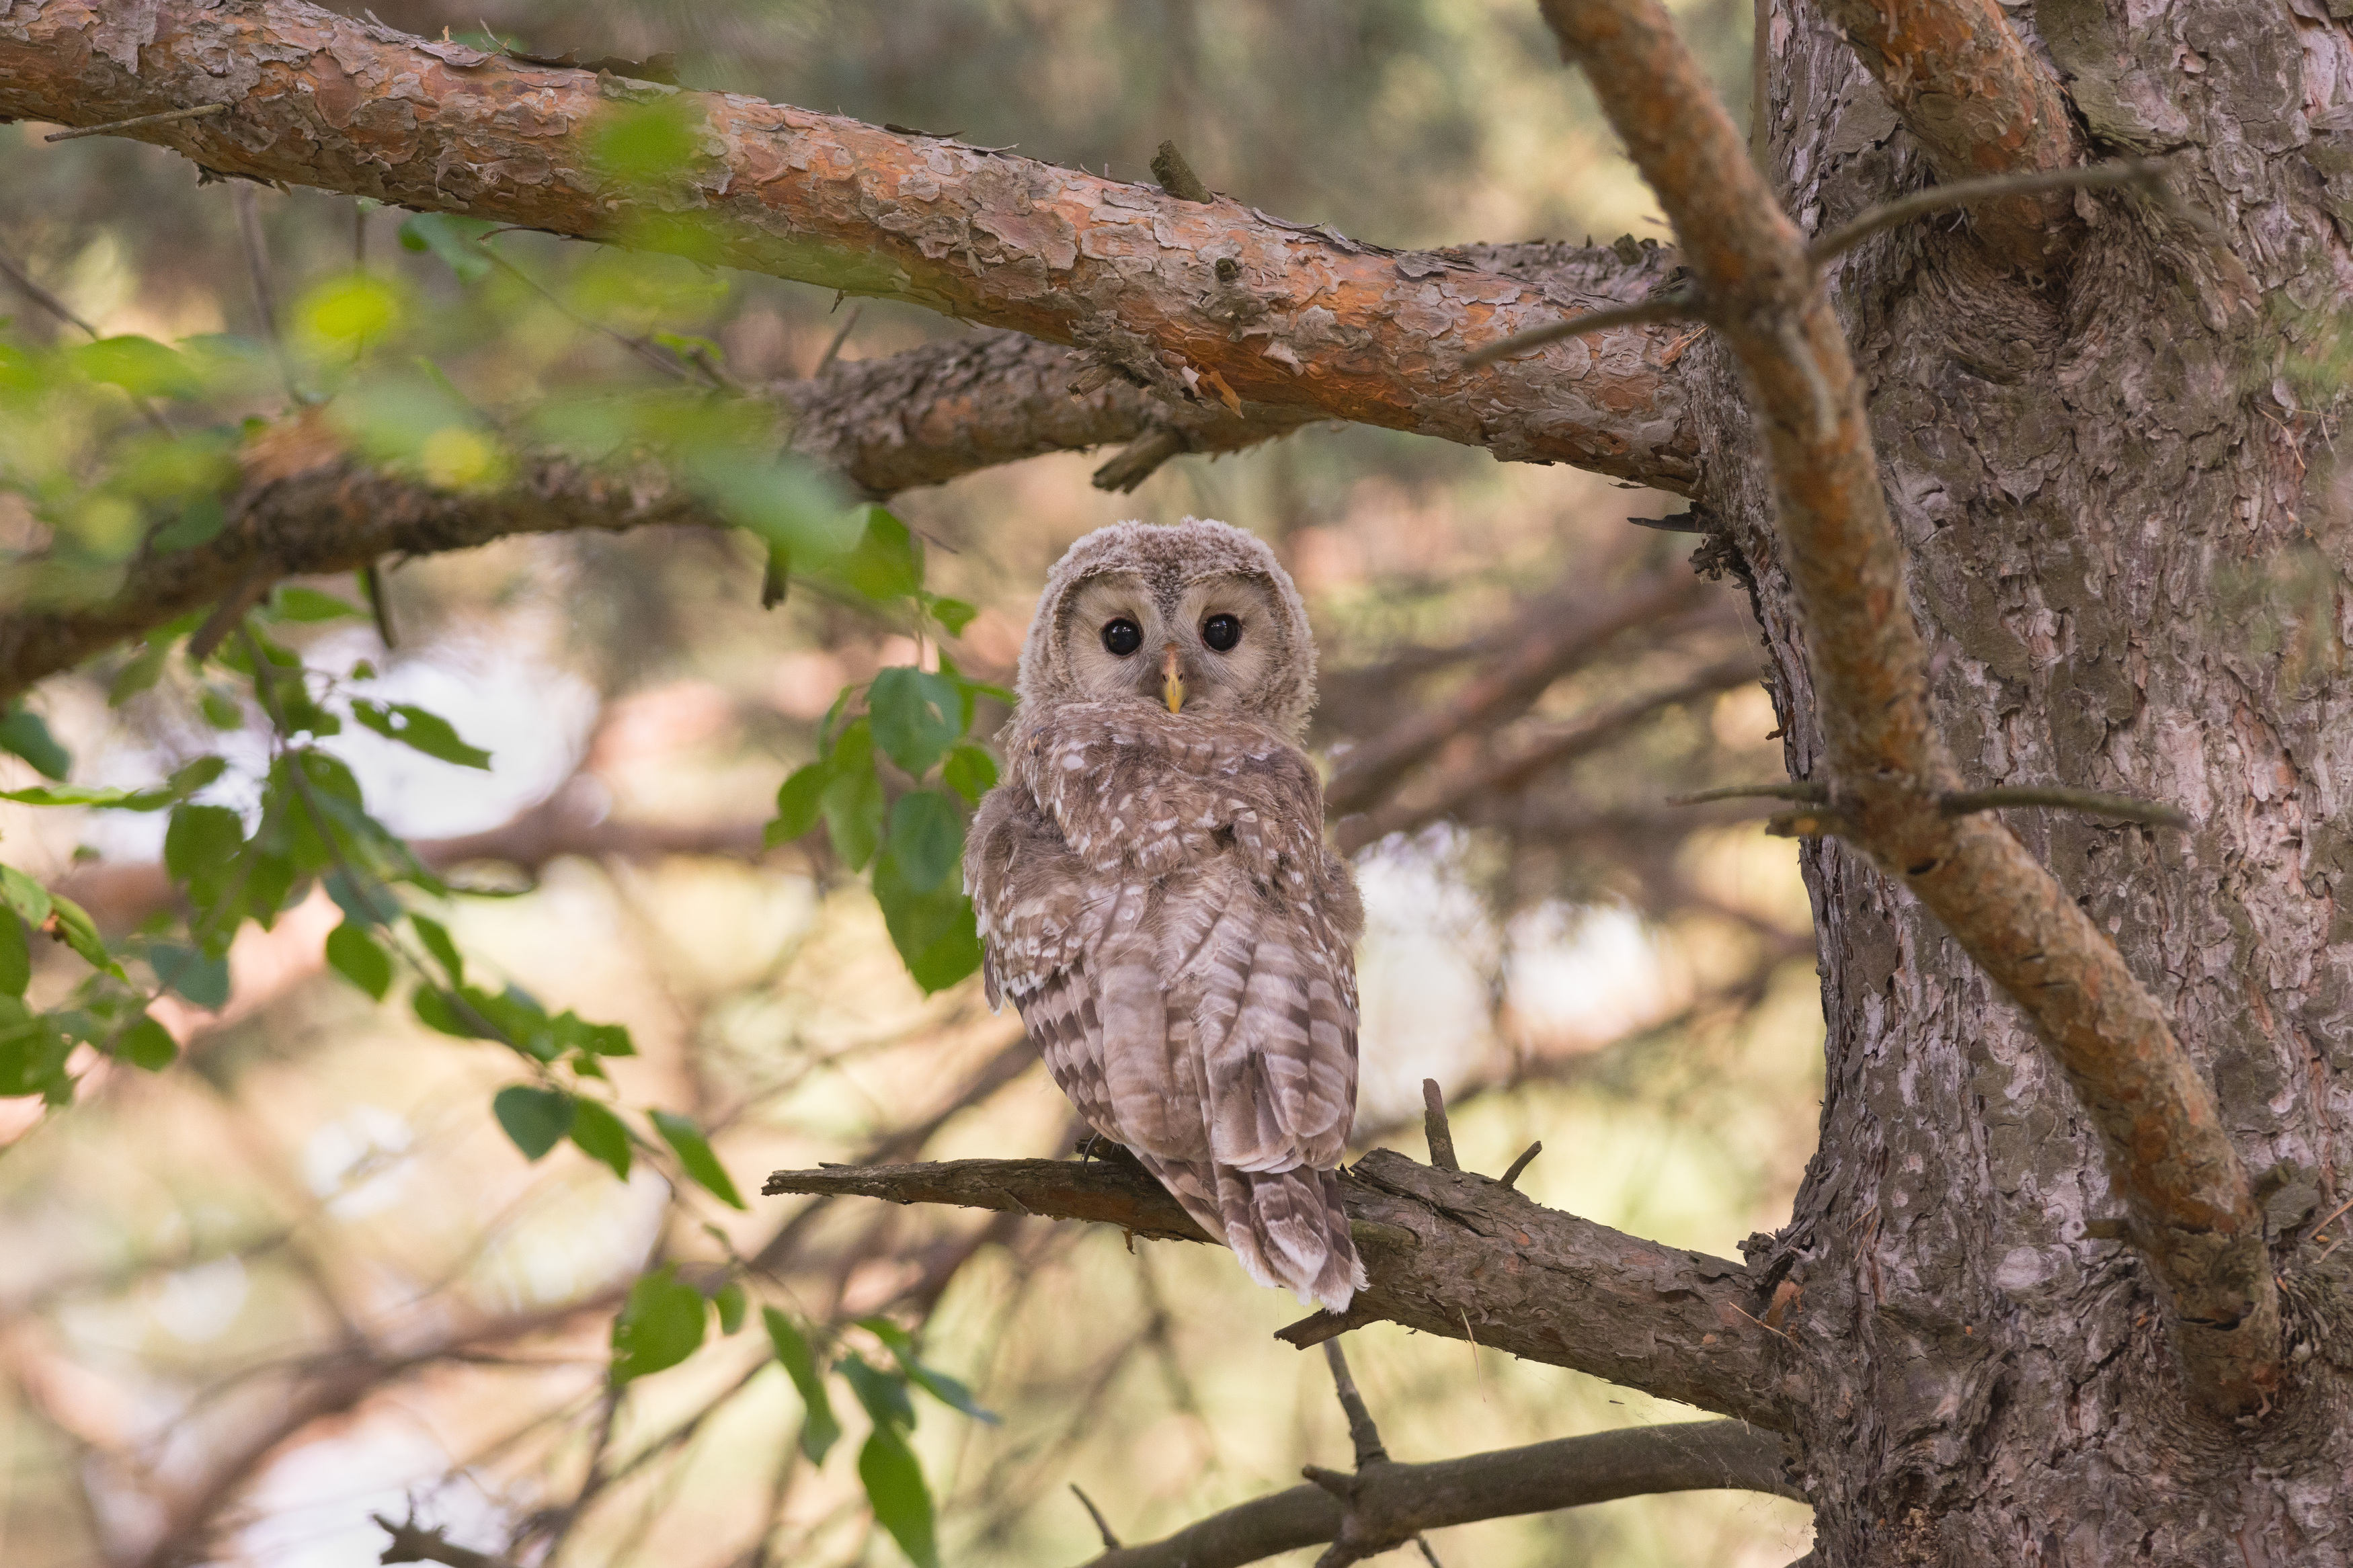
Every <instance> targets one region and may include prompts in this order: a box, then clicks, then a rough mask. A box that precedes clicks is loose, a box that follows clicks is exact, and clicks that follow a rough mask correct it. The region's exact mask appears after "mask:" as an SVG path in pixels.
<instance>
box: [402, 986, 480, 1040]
mask: <svg viewBox="0 0 2353 1568" xmlns="http://www.w3.org/2000/svg"><path fill="white" fill-rule="evenodd" d="M408 1005H409V1008H410V1010H411V1011H413V1012H415V1013H416V1015H417V1022H418V1023H420V1024H423V1025H424V1026H426V1027H427V1028H428V1029H433V1030H438V1032H439V1033H441V1034H444V1035H448V1036H450V1037H454V1038H457V1039H460V1040H479V1039H480V1038H482V1032H481V1031H480V1029H477V1028H476V1027H474V1026H473V1025H472V1024H471V1023H470V1022H469V1021H468V1019H467V1018H466V1016H464V1015H463V1014H461V1013H459V1011H458V1008H457V1005H455V1004H454V1003H453V1002H451V1000H450V998H449V994H448V992H446V991H444V990H442V989H441V988H440V987H438V986H437V985H420V986H418V987H417V989H416V990H415V991H413V992H411V993H410V994H409V997H408Z"/></svg>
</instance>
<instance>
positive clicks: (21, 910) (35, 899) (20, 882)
mask: <svg viewBox="0 0 2353 1568" xmlns="http://www.w3.org/2000/svg"><path fill="white" fill-rule="evenodd" d="M0 903H5V904H6V905H7V906H8V907H9V908H10V909H12V910H16V912H17V913H18V914H20V915H22V916H24V917H25V923H26V925H28V926H31V927H33V928H34V929H35V930H39V929H40V927H41V926H42V924H43V923H44V922H46V921H47V920H48V918H49V890H48V889H47V888H44V887H43V886H41V885H40V884H39V883H38V882H36V881H35V880H33V879H31V878H30V877H27V876H26V875H25V873H24V872H22V871H19V870H18V869H16V867H14V866H0Z"/></svg>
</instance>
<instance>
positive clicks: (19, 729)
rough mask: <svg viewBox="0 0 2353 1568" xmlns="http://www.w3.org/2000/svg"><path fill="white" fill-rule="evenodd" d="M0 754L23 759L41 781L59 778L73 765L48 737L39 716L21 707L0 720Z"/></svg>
mask: <svg viewBox="0 0 2353 1568" xmlns="http://www.w3.org/2000/svg"><path fill="white" fill-rule="evenodd" d="M0 752H13V753H14V754H16V755H17V756H20V757H22V758H24V759H25V760H26V762H28V763H32V764H33V771H34V772H36V773H39V774H40V775H41V776H42V777H43V778H47V779H61V778H63V777H65V776H66V773H67V770H69V769H70V768H71V767H72V766H73V758H72V757H70V756H69V755H67V754H66V749H65V748H64V747H63V746H60V745H58V743H57V742H56V741H55V740H53V739H51V738H50V735H49V727H48V725H47V724H46V723H44V722H42V721H41V716H40V715H39V714H38V713H34V712H29V711H27V710H25V709H22V708H19V709H17V710H16V711H15V712H13V713H11V714H9V715H8V716H7V717H6V718H5V719H0Z"/></svg>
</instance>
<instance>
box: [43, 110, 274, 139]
mask: <svg viewBox="0 0 2353 1568" xmlns="http://www.w3.org/2000/svg"><path fill="white" fill-rule="evenodd" d="M227 112H228V105H227V104H226V103H200V104H198V105H196V106H195V108H194V109H167V110H164V112H163V113H161V114H137V115H133V116H132V118H130V119H129V120H110V121H107V122H106V123H105V124H103V125H78V126H76V127H75V128H74V129H72V130H71V131H52V132H49V133H48V134H47V136H44V137H42V138H41V140H42V141H44V142H71V141H74V140H76V139H78V138H79V137H83V136H111V135H113V134H114V133H115V132H118V131H137V130H140V129H141V128H142V127H144V126H149V125H164V124H168V123H169V122H171V121H174V120H201V119H202V118H204V117H205V116H206V115H207V114H227Z"/></svg>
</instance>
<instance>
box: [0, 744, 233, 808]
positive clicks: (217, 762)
mask: <svg viewBox="0 0 2353 1568" xmlns="http://www.w3.org/2000/svg"><path fill="white" fill-rule="evenodd" d="M227 767H228V763H227V760H226V759H225V758H221V757H213V756H206V757H198V758H197V759H196V760H195V762H193V763H188V764H186V765H185V766H184V767H180V768H176V769H174V770H173V773H172V775H171V776H170V777H169V778H167V779H165V780H164V782H163V784H160V785H156V786H154V787H153V788H149V789H116V788H114V787H112V786H111V785H104V784H35V785H33V786H31V787H30V788H27V789H18V790H0V800H14V801H20V802H22V803H23V804H25V805H90V806H98V807H100V808H103V809H107V810H113V811H161V810H163V809H164V807H165V806H167V805H172V804H173V803H174V801H181V800H185V799H187V797H188V796H190V795H194V794H195V793H196V792H197V791H198V790H200V789H202V788H204V787H205V786H206V784H210V783H212V782H213V781H214V780H215V779H216V778H218V777H220V776H221V774H222V773H223V772H225V771H226V770H227Z"/></svg>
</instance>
